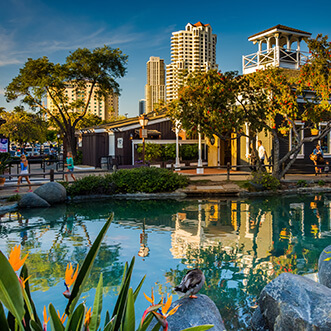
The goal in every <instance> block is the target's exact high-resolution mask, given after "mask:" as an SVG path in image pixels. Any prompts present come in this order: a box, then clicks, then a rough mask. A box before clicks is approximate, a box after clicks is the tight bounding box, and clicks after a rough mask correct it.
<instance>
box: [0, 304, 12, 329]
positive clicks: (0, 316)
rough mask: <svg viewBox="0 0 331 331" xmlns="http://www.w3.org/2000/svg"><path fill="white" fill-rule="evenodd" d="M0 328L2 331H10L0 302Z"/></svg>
mask: <svg viewBox="0 0 331 331" xmlns="http://www.w3.org/2000/svg"><path fill="white" fill-rule="evenodd" d="M0 327H1V330H3V331H7V330H8V331H10V329H9V325H8V323H7V319H6V315H5V311H4V310H3V306H2V303H1V302H0Z"/></svg>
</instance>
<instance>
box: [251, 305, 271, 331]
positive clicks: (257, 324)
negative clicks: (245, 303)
mask: <svg viewBox="0 0 331 331" xmlns="http://www.w3.org/2000/svg"><path fill="white" fill-rule="evenodd" d="M251 324H252V330H254V331H267V330H269V329H268V327H267V324H266V321H265V319H264V317H263V315H262V312H261V309H260V307H257V308H256V309H255V311H254V314H253V316H252V320H251Z"/></svg>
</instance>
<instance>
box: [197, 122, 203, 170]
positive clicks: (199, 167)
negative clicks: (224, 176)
mask: <svg viewBox="0 0 331 331" xmlns="http://www.w3.org/2000/svg"><path fill="white" fill-rule="evenodd" d="M198 139H199V158H198V167H197V174H203V173H204V171H203V167H202V146H201V132H200V124H199V126H198Z"/></svg>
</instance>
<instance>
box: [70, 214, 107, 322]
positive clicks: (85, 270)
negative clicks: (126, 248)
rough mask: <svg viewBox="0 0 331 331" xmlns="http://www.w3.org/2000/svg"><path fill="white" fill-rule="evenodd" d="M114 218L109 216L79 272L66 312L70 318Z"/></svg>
mask: <svg viewBox="0 0 331 331" xmlns="http://www.w3.org/2000/svg"><path fill="white" fill-rule="evenodd" d="M113 217H114V214H111V215H110V216H109V218H108V220H107V222H106V224H105V225H104V226H103V228H102V229H101V231H100V232H99V234H98V236H97V238H96V239H95V241H94V243H93V245H92V247H91V248H90V250H89V252H88V254H87V256H86V258H85V259H84V262H83V265H82V267H81V268H80V270H79V272H78V276H77V279H76V281H75V283H74V287H73V289H72V292H71V296H70V299H69V302H68V304H67V307H66V310H65V311H66V313H67V315H68V316H70V315H71V313H72V311H73V310H74V308H75V306H76V304H77V301H78V299H79V297H80V295H81V293H82V291H83V288H84V285H85V282H86V281H87V279H88V277H89V275H90V272H91V269H92V265H93V262H94V260H95V257H96V255H97V253H98V251H99V248H100V245H101V241H102V239H103V238H104V236H105V234H106V232H107V230H108V228H109V226H110V223H111V222H112V220H113Z"/></svg>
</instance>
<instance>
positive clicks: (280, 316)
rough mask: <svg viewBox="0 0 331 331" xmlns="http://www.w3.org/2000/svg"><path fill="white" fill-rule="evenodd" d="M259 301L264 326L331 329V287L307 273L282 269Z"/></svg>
mask: <svg viewBox="0 0 331 331" xmlns="http://www.w3.org/2000/svg"><path fill="white" fill-rule="evenodd" d="M258 301H259V306H260V309H261V312H262V315H263V317H264V319H265V322H266V325H267V330H279V331H280V330H291V331H299V330H300V331H301V330H302V331H303V330H305V331H308V330H319V331H322V330H323V331H324V330H325V331H326V330H331V289H329V288H327V287H326V286H324V285H322V284H319V283H316V282H314V281H312V280H310V279H308V278H306V277H302V276H298V275H293V274H291V273H283V274H281V275H280V276H278V277H277V278H276V279H274V280H273V281H272V282H270V283H269V284H268V285H267V286H265V287H264V289H263V290H262V292H261V295H260V298H259V300H258Z"/></svg>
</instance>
